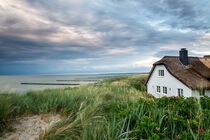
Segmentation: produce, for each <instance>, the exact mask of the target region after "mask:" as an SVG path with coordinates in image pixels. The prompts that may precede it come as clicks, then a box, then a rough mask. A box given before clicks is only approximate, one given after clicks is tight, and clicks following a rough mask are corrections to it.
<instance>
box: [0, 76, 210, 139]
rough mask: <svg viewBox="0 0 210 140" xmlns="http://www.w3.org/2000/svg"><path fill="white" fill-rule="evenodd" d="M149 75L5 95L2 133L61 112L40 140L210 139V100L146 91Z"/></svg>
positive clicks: (0, 97) (0, 112)
mask: <svg viewBox="0 0 210 140" xmlns="http://www.w3.org/2000/svg"><path fill="white" fill-rule="evenodd" d="M146 78H147V75H146V74H145V75H135V76H120V77H113V78H110V79H106V80H103V81H101V82H99V83H95V84H88V85H82V86H80V87H75V88H65V89H47V90H43V91H30V92H28V93H27V94H24V95H18V94H1V95H0V132H1V134H3V133H4V132H5V131H6V130H7V131H8V130H9V129H10V128H9V127H8V126H9V123H10V122H11V121H13V120H14V119H15V118H16V117H19V116H24V115H30V114H44V113H49V112H52V113H59V114H61V115H63V116H65V117H64V119H63V120H62V121H61V122H59V123H57V124H55V125H54V127H52V128H51V129H49V130H48V131H46V132H43V133H42V134H41V135H40V139H48V140H59V139H61V140H63V139H78V140H117V139H134V140H137V139H151V140H158V139H210V99H209V98H208V97H203V98H201V99H195V98H187V99H185V98H183V97H163V98H160V99H155V98H154V97H152V96H151V95H149V94H147V93H146V87H145V86H144V83H145V80H146Z"/></svg>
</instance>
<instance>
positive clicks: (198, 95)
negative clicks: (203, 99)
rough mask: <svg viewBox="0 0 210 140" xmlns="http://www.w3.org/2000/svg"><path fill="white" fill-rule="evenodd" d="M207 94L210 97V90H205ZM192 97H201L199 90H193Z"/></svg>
mask: <svg viewBox="0 0 210 140" xmlns="http://www.w3.org/2000/svg"><path fill="white" fill-rule="evenodd" d="M205 94H206V95H207V96H208V97H210V90H205ZM192 97H197V98H198V97H200V93H199V90H193V91H192Z"/></svg>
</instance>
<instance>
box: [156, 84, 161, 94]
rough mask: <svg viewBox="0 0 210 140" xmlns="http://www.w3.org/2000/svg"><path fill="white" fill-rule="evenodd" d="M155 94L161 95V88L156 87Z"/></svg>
mask: <svg viewBox="0 0 210 140" xmlns="http://www.w3.org/2000/svg"><path fill="white" fill-rule="evenodd" d="M156 93H158V94H160V93H161V87H160V86H156Z"/></svg>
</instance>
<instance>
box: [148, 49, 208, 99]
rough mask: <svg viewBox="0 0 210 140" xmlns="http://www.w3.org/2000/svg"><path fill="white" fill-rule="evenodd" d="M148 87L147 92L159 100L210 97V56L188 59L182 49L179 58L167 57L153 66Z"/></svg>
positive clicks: (184, 50) (185, 51)
mask: <svg viewBox="0 0 210 140" xmlns="http://www.w3.org/2000/svg"><path fill="white" fill-rule="evenodd" d="M146 86H147V92H148V93H150V94H152V95H153V96H155V97H157V98H159V97H163V96H184V97H200V96H203V95H204V94H206V95H207V96H209V97H210V56H204V57H188V52H187V50H186V49H185V48H182V49H181V50H180V52H179V56H165V57H163V58H162V59H161V60H159V61H157V62H156V63H154V64H153V68H152V70H151V72H150V74H149V77H148V79H147V81H146Z"/></svg>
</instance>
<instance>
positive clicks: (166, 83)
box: [146, 65, 192, 97]
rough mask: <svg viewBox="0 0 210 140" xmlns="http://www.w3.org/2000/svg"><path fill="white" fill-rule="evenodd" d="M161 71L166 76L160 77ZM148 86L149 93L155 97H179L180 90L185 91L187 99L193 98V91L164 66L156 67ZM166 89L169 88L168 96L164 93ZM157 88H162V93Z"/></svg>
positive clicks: (152, 71)
mask: <svg viewBox="0 0 210 140" xmlns="http://www.w3.org/2000/svg"><path fill="white" fill-rule="evenodd" d="M160 70H164V76H159V71H160ZM146 84H147V92H148V93H150V94H152V95H153V96H155V97H163V96H178V89H182V90H183V94H184V96H185V97H191V96H192V94H191V93H192V92H191V91H192V90H191V89H190V88H188V87H187V86H186V85H184V84H183V83H182V82H181V81H179V80H178V79H177V78H176V77H174V76H173V75H172V74H171V73H170V72H169V71H168V70H167V68H166V67H165V66H164V65H155V66H154V67H153V69H152V70H151V73H150V78H148V80H147V83H146ZM165 87H166V88H167V94H164V93H163V90H164V88H165ZM157 88H160V90H161V91H160V93H158V92H157Z"/></svg>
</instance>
